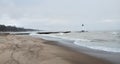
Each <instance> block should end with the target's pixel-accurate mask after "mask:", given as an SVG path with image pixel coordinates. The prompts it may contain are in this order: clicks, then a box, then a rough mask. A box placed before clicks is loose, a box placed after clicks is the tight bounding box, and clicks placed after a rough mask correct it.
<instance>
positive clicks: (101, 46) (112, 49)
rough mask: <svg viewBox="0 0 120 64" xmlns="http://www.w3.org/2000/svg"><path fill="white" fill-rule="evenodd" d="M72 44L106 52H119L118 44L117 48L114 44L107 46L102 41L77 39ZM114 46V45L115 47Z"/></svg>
mask: <svg viewBox="0 0 120 64" xmlns="http://www.w3.org/2000/svg"><path fill="white" fill-rule="evenodd" d="M74 44H76V45H78V46H83V47H87V48H91V49H96V50H103V51H108V52H120V49H119V46H118V48H117V46H116V45H114V46H112V47H111V46H108V45H105V44H103V43H99V44H98V43H96V42H81V41H79V40H75V41H74ZM115 46H116V47H115Z"/></svg>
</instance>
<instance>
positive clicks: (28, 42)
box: [0, 35, 112, 64]
mask: <svg viewBox="0 0 120 64" xmlns="http://www.w3.org/2000/svg"><path fill="white" fill-rule="evenodd" d="M56 43H57V42H56V41H50V40H44V39H41V38H34V37H31V36H24V35H22V36H21V35H19V36H16V35H8V36H0V64H112V63H111V62H109V61H105V60H104V59H99V58H96V57H93V56H90V55H87V54H84V53H80V52H77V51H74V50H71V49H70V48H67V47H64V46H60V45H57V44H56ZM3 57H4V58H3Z"/></svg>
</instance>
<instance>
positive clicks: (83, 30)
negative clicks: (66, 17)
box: [81, 24, 85, 32]
mask: <svg viewBox="0 0 120 64" xmlns="http://www.w3.org/2000/svg"><path fill="white" fill-rule="evenodd" d="M84 26H85V25H84V24H82V30H81V32H85V27H84Z"/></svg>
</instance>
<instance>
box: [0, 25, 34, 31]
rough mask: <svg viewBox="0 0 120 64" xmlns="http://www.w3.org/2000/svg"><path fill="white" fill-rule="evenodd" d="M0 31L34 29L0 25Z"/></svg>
mask: <svg viewBox="0 0 120 64" xmlns="http://www.w3.org/2000/svg"><path fill="white" fill-rule="evenodd" d="M0 31H36V30H35V29H25V28H20V27H16V26H5V25H0Z"/></svg>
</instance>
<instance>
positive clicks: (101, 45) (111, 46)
mask: <svg viewBox="0 0 120 64" xmlns="http://www.w3.org/2000/svg"><path fill="white" fill-rule="evenodd" d="M43 36H49V37H53V38H60V39H64V40H69V41H73V43H74V44H75V45H78V46H83V47H87V48H91V49H96V50H101V51H107V52H120V43H119V42H115V41H108V40H103V39H91V40H90V39H82V38H74V37H66V36H65V35H64V34H57V35H56V34H49V35H48V34H47V35H45V34H44V35H43Z"/></svg>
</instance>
